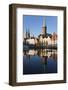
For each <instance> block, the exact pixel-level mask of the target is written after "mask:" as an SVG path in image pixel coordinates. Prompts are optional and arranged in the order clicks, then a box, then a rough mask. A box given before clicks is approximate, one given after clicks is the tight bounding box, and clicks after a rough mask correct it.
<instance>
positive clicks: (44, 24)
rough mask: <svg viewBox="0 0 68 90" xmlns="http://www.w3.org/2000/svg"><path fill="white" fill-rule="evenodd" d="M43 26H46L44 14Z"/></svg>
mask: <svg viewBox="0 0 68 90" xmlns="http://www.w3.org/2000/svg"><path fill="white" fill-rule="evenodd" d="M43 27H46V18H45V16H44V17H43Z"/></svg>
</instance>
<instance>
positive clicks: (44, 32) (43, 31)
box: [42, 17, 47, 35]
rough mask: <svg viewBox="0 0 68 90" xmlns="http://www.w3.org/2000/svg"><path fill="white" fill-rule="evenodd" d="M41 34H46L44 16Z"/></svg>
mask: <svg viewBox="0 0 68 90" xmlns="http://www.w3.org/2000/svg"><path fill="white" fill-rule="evenodd" d="M42 34H43V35H46V34H47V27H46V20H45V17H44V18H43V27H42Z"/></svg>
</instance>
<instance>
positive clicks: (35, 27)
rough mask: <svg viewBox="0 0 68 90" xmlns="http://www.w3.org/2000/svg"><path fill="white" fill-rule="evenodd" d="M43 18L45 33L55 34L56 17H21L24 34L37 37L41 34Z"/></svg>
mask: <svg viewBox="0 0 68 90" xmlns="http://www.w3.org/2000/svg"><path fill="white" fill-rule="evenodd" d="M44 18H45V26H46V27H47V32H48V33H50V34H53V32H55V33H57V16H32V15H24V16H23V22H24V24H23V28H24V30H23V31H24V33H26V31H27V32H30V34H31V35H32V36H33V35H34V36H35V37H38V35H39V34H41V29H42V27H43V20H44Z"/></svg>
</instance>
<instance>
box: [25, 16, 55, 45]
mask: <svg viewBox="0 0 68 90" xmlns="http://www.w3.org/2000/svg"><path fill="white" fill-rule="evenodd" d="M24 42H25V43H27V44H30V45H44V46H46V45H57V34H56V33H55V32H53V34H50V33H47V26H46V20H45V17H44V19H43V25H42V30H41V34H39V35H38V37H34V35H32V34H31V33H30V31H29V30H26V33H25V35H24Z"/></svg>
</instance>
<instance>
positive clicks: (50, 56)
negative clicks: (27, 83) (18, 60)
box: [23, 49, 57, 75]
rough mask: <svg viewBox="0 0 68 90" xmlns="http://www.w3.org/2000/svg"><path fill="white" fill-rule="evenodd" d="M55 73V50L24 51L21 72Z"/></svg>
mask: <svg viewBox="0 0 68 90" xmlns="http://www.w3.org/2000/svg"><path fill="white" fill-rule="evenodd" d="M45 73H57V51H56V50H52V51H50V50H46V49H44V50H43V49H38V50H34V49H32V50H28V51H24V56H23V74H25V75H26V74H45Z"/></svg>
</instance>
